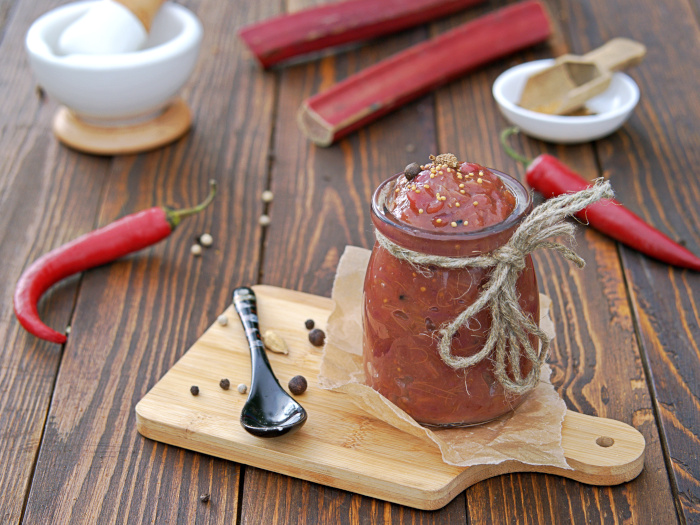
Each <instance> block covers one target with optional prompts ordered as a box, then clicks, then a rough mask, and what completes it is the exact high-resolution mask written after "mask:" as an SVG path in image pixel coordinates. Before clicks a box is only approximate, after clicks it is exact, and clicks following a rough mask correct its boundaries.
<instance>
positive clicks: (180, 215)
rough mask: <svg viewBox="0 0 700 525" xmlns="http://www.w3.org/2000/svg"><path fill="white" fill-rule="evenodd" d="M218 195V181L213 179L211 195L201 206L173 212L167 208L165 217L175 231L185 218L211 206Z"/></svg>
mask: <svg viewBox="0 0 700 525" xmlns="http://www.w3.org/2000/svg"><path fill="white" fill-rule="evenodd" d="M215 195H216V181H215V180H214V179H211V180H210V181H209V195H207V198H206V199H204V201H202V202H201V203H200V204H197V206H194V207H192V208H185V209H182V210H173V209H170V208H165V216H166V220H167V221H168V223H169V224H170V226H171V227H172V229H173V230H174V229H175V228H176V227H177V225H178V224H180V221H182V219H184V218H185V217H189V216H190V215H194V214H196V213H199V212H200V211H202V210H203V209H205V208H206V207H207V206H209V205H210V204H211V202H212V201H213V200H214V196H215Z"/></svg>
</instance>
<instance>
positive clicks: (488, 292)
mask: <svg viewBox="0 0 700 525" xmlns="http://www.w3.org/2000/svg"><path fill="white" fill-rule="evenodd" d="M385 196H386V194H384V196H383V197H385ZM612 197H613V192H612V189H611V188H610V183H609V182H607V181H604V180H603V179H598V180H597V181H596V182H595V184H594V185H593V186H592V187H590V188H588V189H585V190H582V191H579V192H577V193H572V194H566V195H561V196H559V197H556V198H553V199H550V200H547V201H545V202H544V203H543V204H541V205H539V206H537V207H536V208H535V209H534V210H533V211H532V213H531V214H530V215H528V216H527V217H526V218H525V219H524V220H523V222H522V223H521V224H520V226H519V227H518V228H517V229H516V230H515V233H513V236H512V237H511V238H510V240H509V241H508V242H507V243H506V244H505V245H503V246H501V247H500V248H498V249H497V250H495V251H493V252H491V253H489V254H486V255H480V256H476V257H464V258H455V257H442V256H436V255H428V254H425V253H420V252H416V251H413V250H408V249H406V248H403V247H401V246H399V245H398V244H395V243H393V242H392V241H390V240H389V239H387V238H386V237H385V236H384V235H382V234H381V233H380V232H378V231H377V232H375V235H376V237H377V242H378V243H379V245H380V246H382V247H383V248H384V249H385V250H387V251H388V252H389V253H390V254H392V255H393V256H394V257H396V258H397V259H400V260H403V261H406V262H408V263H410V264H411V265H413V266H414V267H416V268H420V267H425V266H431V265H432V266H439V267H442V268H448V269H459V268H491V267H493V271H492V273H491V276H490V278H489V279H488V281H487V282H486V284H485V285H484V287H483V290H482V292H481V294H480V295H479V297H478V298H477V300H476V301H475V302H474V303H472V305H471V306H469V307H468V308H467V309H465V310H464V311H463V312H462V313H460V314H459V315H458V316H457V317H456V318H455V319H454V320H453V321H450V322H448V323H445V324H443V325H442V326H441V327H440V329H439V330H438V333H439V334H440V340H439V343H438V349H439V352H440V357H441V358H442V360H443V361H444V362H445V364H446V365H448V366H450V367H451V368H454V369H455V370H460V369H465V368H470V367H472V366H474V365H476V364H478V363H481V362H482V361H483V360H484V359H492V360H493V363H494V372H495V375H496V379H497V380H498V382H499V383H500V384H501V385H502V386H503V388H504V390H505V391H506V392H510V393H512V394H523V393H525V392H527V391H528V390H530V389H532V388H533V387H535V386H536V385H537V383H538V381H539V377H540V368H541V366H542V364H543V363H544V361H545V360H546V358H547V355H548V353H549V343H550V341H549V337H547V335H546V334H545V333H544V332H543V331H542V330H541V329H540V328H539V326H537V324H536V323H535V322H534V321H533V320H532V319H530V317H528V316H527V315H525V314H524V313H523V311H522V309H521V308H520V304H519V303H518V292H517V289H516V286H515V284H516V281H517V280H518V277H519V276H520V273H521V272H522V271H523V270H524V269H525V257H526V256H527V255H528V254H530V253H532V252H534V251H535V250H539V249H549V250H554V251H556V252H558V253H559V254H560V255H561V256H562V257H564V258H565V259H568V260H569V261H571V262H573V263H574V264H576V265H577V266H578V267H579V268H583V267H584V265H585V262H584V260H583V259H582V258H581V257H579V256H578V255H577V254H576V253H575V252H574V251H573V250H571V249H570V248H568V247H566V246H564V245H563V244H560V243H557V242H553V241H550V240H549V239H550V238H551V237H558V236H567V237H568V238H569V241H570V242H571V241H572V240H573V234H574V231H575V226H574V225H573V224H572V223H571V222H568V221H565V219H566V218H567V217H568V216H571V215H573V214H575V213H576V212H578V211H581V210H582V209H583V208H585V207H586V206H588V205H590V204H593V203H594V202H597V201H599V200H600V199H611V198H612ZM380 204H381V205H383V203H380ZM486 307H488V308H489V309H490V311H491V329H490V331H489V333H488V337H487V339H486V344H485V345H484V347H483V348H482V349H481V350H480V351H479V352H477V353H476V354H474V355H472V356H469V357H459V356H454V355H452V337H453V336H454V334H455V333H456V332H457V330H459V328H460V327H462V326H466V325H467V324H468V323H469V320H470V319H471V318H472V317H474V316H475V315H476V314H477V313H478V312H480V311H481V310H482V309H484V308H486ZM531 334H532V335H535V336H536V337H537V339H539V341H540V343H541V344H540V345H538V348H537V349H535V348H533V346H532V344H530V338H529V335H531ZM521 351H522V353H524V355H525V356H526V358H527V360H528V361H529V362H530V363H532V369H531V370H530V372H529V373H528V374H527V375H526V376H524V377H523V374H522V371H521V366H520V361H521V355H522V354H521ZM508 372H510V374H511V375H512V379H511V377H510V376H509V373H508Z"/></svg>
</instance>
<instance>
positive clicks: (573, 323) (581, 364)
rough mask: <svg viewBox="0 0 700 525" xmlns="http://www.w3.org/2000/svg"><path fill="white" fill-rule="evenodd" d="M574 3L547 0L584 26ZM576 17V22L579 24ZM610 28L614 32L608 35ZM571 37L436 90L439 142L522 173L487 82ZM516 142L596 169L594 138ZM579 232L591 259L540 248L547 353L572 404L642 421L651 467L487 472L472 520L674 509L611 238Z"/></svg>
mask: <svg viewBox="0 0 700 525" xmlns="http://www.w3.org/2000/svg"><path fill="white" fill-rule="evenodd" d="M573 4H574V3H569V2H556V3H554V2H552V3H549V4H548V5H550V8H551V11H552V15H553V18H554V19H555V20H556V21H557V23H558V24H560V25H561V26H562V27H561V29H563V33H564V34H565V35H569V34H576V35H581V34H582V33H583V34H585V30H586V28H585V27H582V25H583V20H582V19H581V18H579V17H578V15H579V13H578V12H577V9H578V8H579V7H581V6H580V5H579V4H577V5H573ZM572 20H578V23H579V24H580V25H577V26H573V22H572ZM586 21H587V22H589V23H590V22H591V21H590V20H586ZM612 36H617V35H616V34H613V35H610V36H609V37H608V38H610V37H612ZM604 40H605V39H603V40H601V41H600V42H594V44H599V43H602V42H603V41H604ZM576 44H578V41H577V42H576ZM579 46H580V44H579ZM565 47H566V42H562V41H561V40H555V41H554V42H553V43H552V44H551V45H550V47H549V48H547V47H540V48H536V49H534V50H533V51H532V52H530V53H525V54H523V56H521V57H517V59H515V60H513V59H511V60H503V61H501V63H499V64H494V65H493V66H491V67H489V68H487V69H485V70H484V71H483V72H481V73H480V74H478V75H473V76H472V77H470V78H469V79H464V80H462V81H457V82H454V83H453V84H451V85H450V86H447V87H446V88H444V89H442V90H439V91H438V93H437V95H436V104H437V119H436V120H437V123H438V135H439V136H440V137H441V138H443V137H444V138H443V140H441V146H442V148H441V151H442V150H444V151H452V150H457V151H460V152H462V154H463V155H466V156H468V157H469V158H470V159H474V160H476V161H477V162H482V163H483V164H485V165H489V166H494V167H496V168H499V169H500V168H503V170H504V171H506V172H509V173H513V174H522V173H523V169H522V168H521V167H520V166H516V165H515V163H514V162H512V161H511V160H510V159H508V158H507V157H506V156H505V155H504V154H503V150H502V149H501V148H500V146H499V145H498V133H499V131H500V130H501V129H503V128H504V127H506V126H507V125H508V124H507V122H506V121H505V120H504V119H503V118H502V117H501V116H500V114H499V113H498V111H497V109H496V104H495V102H494V101H493V99H492V96H491V85H492V84H493V81H494V80H495V78H496V77H497V76H498V74H500V73H501V72H502V71H504V70H505V69H507V68H508V67H511V66H512V65H515V63H520V62H524V61H527V60H535V59H538V58H545V57H548V56H556V55H558V54H561V53H562V52H564V50H565ZM592 47H595V45H591V46H590V47H588V43H586V45H585V47H583V48H582V47H573V48H572V49H573V51H575V52H577V51H578V52H583V51H585V50H587V49H590V48H592ZM443 144H444V145H443ZM520 144H521V146H520V147H521V149H524V150H525V151H526V153H528V154H529V155H530V156H531V157H534V156H535V155H537V154H538V153H540V152H543V151H548V152H550V153H552V154H555V155H558V156H560V158H562V159H563V160H564V161H566V162H567V163H569V164H570V165H571V166H572V167H574V168H575V169H577V170H578V171H579V172H581V173H582V174H583V175H584V176H587V177H589V178H591V179H592V178H595V177H596V176H598V170H597V166H596V159H595V152H594V150H593V149H592V148H591V146H590V145H582V146H576V147H553V146H551V147H546V146H544V145H543V144H542V143H540V142H536V141H530V140H526V139H523V140H522V141H521V142H520ZM577 241H578V242H577V251H578V252H579V253H580V254H581V255H582V256H583V257H584V259H586V261H587V262H588V265H587V267H586V269H585V270H583V271H580V272H579V271H577V270H575V269H573V268H572V267H571V266H570V265H569V264H568V263H566V262H564V261H562V260H561V259H559V258H558V257H557V256H555V255H551V254H537V255H536V256H535V262H536V265H537V268H538V278H539V282H540V290H541V291H542V292H543V293H547V294H548V295H549V296H550V297H552V299H553V301H554V305H553V310H552V316H553V319H554V320H555V325H556V327H557V336H556V339H555V341H554V348H553V350H552V356H551V357H550V363H552V365H553V368H554V375H553V377H552V381H553V383H554V384H555V386H556V387H557V389H558V391H559V392H560V393H561V395H562V396H563V398H564V400H565V401H566V403H567V406H569V408H570V409H573V410H576V411H580V412H583V413H586V414H592V415H598V416H602V417H610V418H613V419H619V420H621V421H625V422H627V423H629V424H632V425H634V426H635V427H636V428H638V429H639V430H640V431H641V432H642V433H643V434H644V436H645V438H646V440H647V458H646V461H645V471H644V472H643V473H642V475H641V476H640V477H639V478H637V479H636V480H634V481H633V482H631V483H628V484H626V485H624V486H620V487H613V488H595V487H589V486H585V485H579V484H576V483H570V482H564V483H560V482H558V481H555V480H552V479H551V478H548V477H547V476H543V475H534V474H514V475H508V476H503V477H501V478H498V479H492V480H487V481H485V482H484V483H481V484H478V485H476V486H474V487H472V488H471V489H469V490H468V491H467V499H468V513H469V520H470V521H473V522H475V523H481V522H483V521H486V520H491V521H494V522H497V523H526V522H528V523H529V522H536V523H566V522H582V521H584V520H596V521H598V520H600V521H604V520H606V519H609V520H611V521H612V520H615V521H625V520H632V521H635V520H640V519H642V520H643V518H642V517H643V516H649V515H651V514H652V513H653V514H654V515H655V516H656V519H658V520H659V523H672V522H674V521H676V519H677V518H676V516H675V513H674V511H673V509H671V508H669V506H668V504H667V502H668V501H669V500H670V499H671V497H672V495H671V489H670V486H669V483H668V480H667V477H666V469H665V465H664V458H663V451H662V447H661V444H660V440H659V435H658V432H657V429H656V427H655V424H654V416H653V410H652V401H651V397H650V395H649V392H648V389H647V386H646V381H645V374H644V370H643V367H642V362H641V359H640V356H639V351H638V348H637V347H638V342H637V340H636V337H635V332H634V325H633V321H632V313H631V311H630V308H629V305H628V296H627V292H626V290H625V288H624V284H623V275H622V272H621V269H620V265H619V261H618V258H617V253H616V248H615V245H614V243H612V242H610V241H608V240H606V239H605V238H603V237H602V236H601V235H599V234H596V233H595V232H584V231H583V230H582V231H580V232H579V233H578V235H577ZM603 348H614V349H615V352H614V354H610V353H607V352H604V351H603V350H602V349H603ZM524 509H527V512H524Z"/></svg>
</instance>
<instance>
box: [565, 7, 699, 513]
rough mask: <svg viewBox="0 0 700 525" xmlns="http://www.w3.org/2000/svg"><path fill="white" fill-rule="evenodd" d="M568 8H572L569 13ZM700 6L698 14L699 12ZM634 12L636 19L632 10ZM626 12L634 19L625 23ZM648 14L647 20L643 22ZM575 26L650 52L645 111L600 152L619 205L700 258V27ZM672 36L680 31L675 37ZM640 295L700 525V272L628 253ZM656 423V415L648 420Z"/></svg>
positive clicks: (669, 439)
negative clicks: (621, 38) (626, 38)
mask: <svg viewBox="0 0 700 525" xmlns="http://www.w3.org/2000/svg"><path fill="white" fill-rule="evenodd" d="M569 5H570V3H569V2H566V3H564V4H563V6H569ZM695 7H697V6H695ZM630 9H634V12H633V13H630V12H629V10H630ZM623 13H628V14H627V15H623ZM642 13H644V14H643V15H642ZM581 14H582V15H583V17H581V18H578V19H577V20H574V19H573V18H572V20H571V26H570V28H569V29H568V32H569V33H570V34H572V35H581V34H582V33H583V31H582V29H583V28H584V27H585V34H586V40H585V41H578V42H575V43H574V45H575V46H576V47H577V49H581V47H582V46H584V45H585V46H588V45H589V43H590V44H591V45H596V44H597V43H599V42H603V41H605V40H607V39H608V38H609V37H611V36H617V35H620V32H621V31H622V29H621V28H620V27H619V26H618V25H617V24H616V23H614V22H613V21H614V20H615V19H616V17H622V16H625V20H626V22H625V24H624V35H622V36H629V37H631V38H635V39H639V40H640V41H641V42H643V43H644V44H645V45H646V46H647V48H648V49H649V53H648V54H647V56H646V57H645V59H644V62H643V63H642V65H640V66H639V67H637V68H635V69H633V70H632V71H631V72H630V74H631V76H632V77H633V78H634V79H635V80H636V81H637V82H638V84H639V86H640V90H641V92H642V98H641V101H640V104H639V106H638V108H637V109H636V111H635V112H634V114H633V115H632V118H631V119H630V121H629V122H628V123H627V125H626V126H625V128H624V130H623V131H622V132H621V133H617V134H615V135H613V136H611V137H610V138H609V139H606V140H604V141H601V142H600V143H599V145H598V148H597V151H598V155H599V162H600V166H601V168H602V171H603V173H605V174H607V175H609V177H610V180H611V181H612V184H613V187H614V188H615V189H616V191H617V196H618V198H619V200H621V201H622V202H623V203H625V204H626V205H627V206H629V207H630V208H631V209H632V210H633V211H635V212H636V213H637V214H639V215H640V216H641V217H643V218H644V219H645V220H647V221H648V222H650V223H651V224H653V225H654V226H656V227H657V228H659V229H660V230H661V231H663V232H664V233H666V234H668V235H669V236H670V237H671V238H674V239H678V240H681V241H682V242H684V243H685V245H686V246H687V247H688V249H690V250H691V251H693V252H694V253H696V254H700V214H699V213H698V206H697V202H698V199H699V198H700V180H699V179H698V177H697V173H696V172H697V165H698V162H699V161H700V138H699V136H698V133H697V132H696V131H694V130H693V128H694V126H696V124H697V122H698V120H699V119H700V103H699V102H698V100H697V97H696V96H695V91H696V88H697V74H696V71H698V68H699V67H700V55H699V52H700V29H699V26H698V19H697V17H696V16H695V15H696V11H694V10H693V6H692V5H691V4H690V2H687V1H686V0H675V1H671V2H664V3H663V5H661V4H658V3H655V2H651V1H646V2H642V3H639V2H629V1H622V2H614V3H611V2H604V1H595V2H591V4H590V5H589V6H588V7H587V9H586V11H585V12H583V13H581ZM669 28H672V30H669ZM620 257H621V260H622V263H623V266H624V278H625V280H626V281H627V282H628V288H629V292H630V294H631V301H632V303H631V304H632V311H633V314H634V320H635V326H636V329H637V331H638V333H639V334H640V338H641V341H640V343H641V349H642V358H643V362H644V364H645V368H646V374H647V375H648V379H649V382H650V384H651V385H652V388H653V392H652V393H653V396H654V407H653V410H654V412H655V413H656V415H657V416H658V417H659V421H660V425H661V431H662V434H663V442H664V444H665V447H667V451H666V454H667V455H668V457H669V462H670V466H671V467H672V471H673V475H672V484H673V489H674V492H676V497H677V499H676V504H677V506H678V508H679V511H680V513H681V517H682V519H684V520H685V521H686V522H688V523H697V522H700V461H699V458H698V450H699V449H700V447H699V444H700V416H699V415H698V414H700V411H699V409H700V404H699V403H698V399H700V352H699V351H698V349H699V348H700V312H699V309H698V302H699V301H700V274H698V273H696V272H691V271H680V270H677V269H672V268H669V267H668V266H666V265H663V264H660V263H657V262H655V261H652V260H650V259H648V258H645V257H644V256H642V255H639V254H638V253H635V252H633V251H631V250H628V249H626V248H624V247H621V248H620ZM646 417H647V418H649V419H651V418H652V417H653V414H651V413H650V414H648V416H646Z"/></svg>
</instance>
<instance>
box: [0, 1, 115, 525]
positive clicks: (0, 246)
mask: <svg viewBox="0 0 700 525" xmlns="http://www.w3.org/2000/svg"><path fill="white" fill-rule="evenodd" d="M55 4H56V2H54V1H51V2H30V3H22V4H21V5H20V3H19V2H15V3H11V2H3V3H2V5H0V20H1V23H2V25H1V26H0V34H1V35H2V42H1V43H0V84H2V85H3V86H5V88H6V89H4V90H3V96H2V98H1V99H0V122H1V123H2V132H1V133H0V209H1V210H2V217H3V220H2V221H0V258H1V259H2V261H3V265H2V268H3V269H2V271H1V272H0V289H1V290H2V291H3V292H2V296H3V297H2V301H0V319H2V321H1V322H0V342H1V343H0V384H2V387H1V388H0V393H1V394H2V395H0V429H2V430H1V431H0V522H2V523H8V524H13V523H19V522H20V520H21V516H22V512H23V507H24V502H25V499H26V494H27V492H28V489H29V485H30V483H31V478H32V474H33V468H34V463H35V461H36V457H37V454H38V450H39V446H40V443H41V437H42V432H43V428H44V424H45V420H46V416H47V412H48V406H49V403H50V401H51V396H52V390H53V383H54V380H55V377H56V373H57V370H58V366H59V363H60V359H61V354H62V349H61V347H60V346H58V345H55V344H52V343H47V342H45V341H40V340H38V339H37V338H35V337H34V336H31V335H29V334H28V333H27V332H26V331H25V330H24V329H23V328H21V327H20V325H19V323H18V322H17V320H16V319H15V317H14V314H13V311H12V295H13V292H14V288H15V284H16V282H17V280H18V278H19V276H20V274H21V272H22V271H23V270H24V269H25V268H26V267H27V266H28V265H29V264H31V262H32V261H33V260H34V259H36V258H37V257H39V256H40V255H41V254H43V253H44V252H46V251H48V250H50V249H53V248H55V247H57V246H59V245H61V244H62V243H64V242H66V241H68V240H70V239H72V238H74V237H75V236H77V235H79V234H81V233H83V232H86V231H89V230H90V229H91V228H92V227H93V226H94V221H95V213H96V209H97V206H96V202H97V198H98V197H99V192H100V187H101V184H102V182H103V180H104V179H103V178H102V177H101V176H100V174H99V172H100V170H102V169H103V168H104V166H105V162H104V161H103V160H102V159H98V158H89V157H79V156H77V155H75V154H74V153H72V152H70V151H68V150H66V149H64V148H61V147H60V146H59V145H58V144H57V143H56V141H55V140H54V139H53V137H52V135H51V132H50V122H51V116H52V114H53V112H54V111H55V109H56V106H55V105H54V104H53V103H52V102H51V101H49V100H46V99H44V98H42V97H40V96H38V94H37V91H36V89H35V87H36V86H35V81H34V79H33V77H32V73H31V71H30V70H29V66H28V63H27V60H26V54H25V51H24V33H25V31H26V29H27V28H28V27H29V25H30V24H31V22H32V21H33V20H34V19H35V18H36V17H38V16H39V15H40V14H42V13H43V12H44V11H45V10H47V9H48V8H49V7H52V6H54V5H55ZM78 288H79V279H77V278H74V279H70V280H67V281H66V282H65V283H63V284H61V285H59V286H58V287H57V288H56V289H55V293H52V295H51V296H50V297H47V299H46V300H44V301H42V302H41V303H40V306H39V313H40V315H41V317H42V319H43V320H44V321H45V322H46V323H48V324H49V325H51V326H53V327H55V328H57V329H60V330H62V329H65V327H66V326H67V324H68V322H69V319H70V315H71V310H72V307H73V302H74V301H75V296H76V294H77V291H78Z"/></svg>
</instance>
